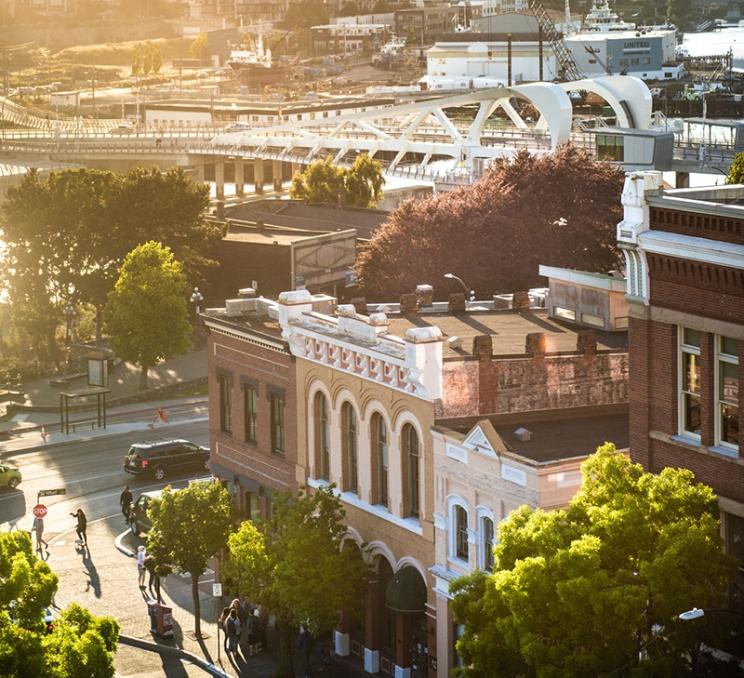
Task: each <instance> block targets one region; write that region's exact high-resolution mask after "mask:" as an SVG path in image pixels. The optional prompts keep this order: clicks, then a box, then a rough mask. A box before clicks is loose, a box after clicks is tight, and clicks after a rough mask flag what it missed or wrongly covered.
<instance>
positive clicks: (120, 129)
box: [111, 120, 134, 134]
mask: <svg viewBox="0 0 744 678" xmlns="http://www.w3.org/2000/svg"><path fill="white" fill-rule="evenodd" d="M132 132H134V123H132V122H129V121H126V120H123V121H122V122H120V123H119V124H118V125H117V126H116V127H112V128H111V134H131V133H132Z"/></svg>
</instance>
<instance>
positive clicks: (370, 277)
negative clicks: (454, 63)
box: [356, 145, 624, 300]
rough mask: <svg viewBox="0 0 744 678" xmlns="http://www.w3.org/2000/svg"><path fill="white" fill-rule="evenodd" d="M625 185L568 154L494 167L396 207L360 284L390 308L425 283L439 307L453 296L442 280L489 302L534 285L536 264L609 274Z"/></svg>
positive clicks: (522, 155) (370, 249)
mask: <svg viewBox="0 0 744 678" xmlns="http://www.w3.org/2000/svg"><path fill="white" fill-rule="evenodd" d="M623 178H624V175H623V172H622V170H620V169H618V168H616V167H613V166H611V165H609V164H608V163H597V162H594V161H593V160H592V158H591V156H590V155H589V154H588V153H587V152H585V151H583V150H580V149H577V148H575V147H573V146H570V145H566V146H562V147H561V148H559V149H558V150H557V151H555V152H554V153H552V154H550V155H545V156H540V157H537V156H532V155H530V154H529V153H528V152H527V151H521V152H519V153H518V154H517V155H516V156H515V157H514V159H513V160H509V159H501V160H497V161H496V162H494V164H493V166H492V167H491V169H489V170H488V172H487V173H486V175H485V176H484V177H483V178H482V179H481V180H480V181H478V182H477V183H475V184H473V185H472V186H468V187H467V188H462V189H459V190H456V191H453V192H451V193H441V194H439V195H436V196H434V197H431V198H427V199H423V200H415V201H413V200H409V201H407V202H405V203H403V204H402V205H401V206H400V207H398V208H397V209H396V210H395V211H394V212H393V213H392V214H391V215H390V217H389V219H388V220H387V221H386V222H385V223H384V224H383V225H382V226H381V227H380V228H379V229H378V230H377V231H376V232H375V234H374V236H373V237H372V239H371V241H370V242H369V243H368V244H367V246H366V247H365V248H364V250H363V251H362V252H361V254H360V256H359V258H358V260H357V267H356V268H357V274H358V276H359V279H360V284H361V285H362V287H363V288H364V290H365V293H366V294H367V296H368V297H370V298H373V299H379V300H390V299H395V298H397V297H398V296H399V295H400V294H403V293H405V292H410V291H411V290H413V289H414V288H415V286H416V285H417V284H419V283H430V284H432V285H434V286H435V293H436V294H437V295H438V296H439V297H440V298H442V297H446V294H448V293H449V292H452V291H459V290H458V289H456V288H455V287H452V286H451V281H445V280H444V279H443V276H444V274H445V273H450V272H451V273H454V274H456V275H461V276H462V277H463V278H466V279H467V283H468V285H469V286H470V287H472V288H473V289H475V290H477V291H478V292H480V293H481V294H490V293H501V292H510V291H518V290H524V289H527V288H529V287H530V286H532V285H535V284H537V283H538V282H539V281H540V278H539V276H538V267H539V265H540V264H548V265H551V266H564V267H568V268H578V269H584V270H590V271H609V270H611V269H613V268H614V267H615V266H616V265H617V264H618V261H619V259H618V251H617V250H616V248H615V228H616V224H617V222H618V221H620V219H621V218H622V209H621V205H620V194H621V192H622V186H623ZM536 196H539V199H536Z"/></svg>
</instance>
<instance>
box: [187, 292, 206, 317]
mask: <svg viewBox="0 0 744 678" xmlns="http://www.w3.org/2000/svg"><path fill="white" fill-rule="evenodd" d="M190 301H191V303H192V304H194V308H195V311H194V315H199V304H201V302H202V301H204V295H203V294H202V293H201V292H200V291H199V288H198V287H195V288H194V291H193V292H192V293H191V297H190Z"/></svg>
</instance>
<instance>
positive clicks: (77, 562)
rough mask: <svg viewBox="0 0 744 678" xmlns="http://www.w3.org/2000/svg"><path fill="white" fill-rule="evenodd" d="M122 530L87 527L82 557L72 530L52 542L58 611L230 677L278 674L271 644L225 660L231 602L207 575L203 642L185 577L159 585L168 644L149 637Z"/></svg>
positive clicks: (335, 673)
mask: <svg viewBox="0 0 744 678" xmlns="http://www.w3.org/2000/svg"><path fill="white" fill-rule="evenodd" d="M124 530H125V525H124V521H123V519H122V518H121V517H120V516H117V517H115V518H108V519H105V520H99V521H93V522H91V523H89V524H88V542H89V552H87V553H86V554H85V555H82V554H78V553H76V552H75V548H74V536H75V535H74V533H73V532H72V531H68V532H63V533H62V534H59V535H57V536H56V537H55V538H53V539H52V540H51V543H50V553H51V556H50V559H49V561H48V562H49V565H50V567H51V568H52V569H53V570H54V572H55V573H56V574H57V575H58V576H59V589H58V592H57V597H56V604H57V605H58V606H59V607H62V608H64V607H66V606H67V605H69V604H70V603H71V602H73V601H74V602H78V603H80V604H81V605H83V606H84V607H86V608H88V609H89V610H90V611H91V612H93V613H94V614H98V615H110V616H112V617H114V618H115V619H116V620H117V621H118V622H119V624H120V625H121V631H120V632H121V633H122V634H124V635H127V636H131V637H133V638H137V639H140V640H144V641H149V642H154V643H157V644H158V645H160V646H167V647H177V648H180V649H183V650H186V651H187V652H190V653H192V654H194V655H196V656H198V657H204V658H205V659H206V660H207V661H208V662H210V663H212V664H214V665H215V666H216V667H218V668H219V669H221V670H222V671H224V672H225V673H226V674H227V675H228V676H231V677H236V676H251V678H273V677H274V676H277V675H278V670H279V660H278V658H277V656H276V654H275V652H274V644H272V643H270V647H269V648H268V649H266V650H264V652H262V653H261V654H259V655H256V656H253V657H248V660H247V662H243V661H242V660H239V661H238V664H237V665H236V664H233V663H232V662H231V661H230V660H229V659H228V658H227V657H226V656H225V653H224V651H223V650H222V647H221V644H222V642H223V638H222V634H221V633H220V635H219V639H218V634H217V623H216V620H217V617H218V616H219V614H220V611H221V610H222V608H223V607H224V606H225V605H227V604H229V601H228V600H227V599H224V598H215V597H213V596H212V582H213V581H214V573H213V572H211V571H207V572H206V573H205V574H204V575H202V577H201V578H200V582H201V583H200V586H199V594H200V595H199V599H200V605H201V617H202V623H201V629H202V637H203V641H202V642H201V643H200V642H198V641H197V640H196V639H195V636H194V603H193V599H192V596H191V580H190V578H189V577H188V575H185V576H183V575H182V576H179V575H171V576H169V577H167V578H166V579H164V580H163V584H162V587H161V594H162V597H163V599H164V603H165V604H166V605H170V606H171V607H172V610H173V630H174V637H173V639H172V640H163V639H158V638H156V637H155V636H153V635H152V634H151V633H150V619H149V617H148V614H147V605H146V602H145V593H144V592H142V591H140V590H139V588H138V582H137V567H136V564H135V561H134V559H133V558H130V557H128V556H126V555H124V554H123V553H121V552H120V551H118V550H117V549H116V548H115V547H114V540H115V539H116V537H117V535H118V534H121V533H122V532H123V531H124ZM121 541H122V542H123V545H124V546H126V547H127V548H129V549H132V550H136V547H137V545H139V544H140V543H144V540H142V539H139V538H136V537H134V536H133V535H131V534H126V535H124V536H123V537H122V538H121ZM218 657H219V659H218ZM295 667H296V669H297V670H298V672H299V667H300V663H299V661H297V662H295ZM298 675H299V673H298ZM322 675H323V676H326V677H327V678H349V677H350V676H356V675H359V676H361V675H362V672H360V671H356V670H355V669H354V668H351V667H349V666H347V665H344V664H340V663H337V664H336V665H332V666H329V667H327V668H326V669H325V670H324V671H323V673H322Z"/></svg>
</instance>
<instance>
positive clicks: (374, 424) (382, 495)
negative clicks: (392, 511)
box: [370, 412, 390, 510]
mask: <svg viewBox="0 0 744 678" xmlns="http://www.w3.org/2000/svg"><path fill="white" fill-rule="evenodd" d="M370 432H371V437H372V440H371V443H372V444H371V449H372V455H373V461H374V481H375V486H374V489H375V492H374V496H373V498H372V500H373V503H374V504H375V505H376V506H383V507H385V508H386V509H388V510H389V508H390V443H389V441H388V425H387V422H386V421H385V417H383V416H382V414H381V413H380V412H373V413H372V417H371V418H370Z"/></svg>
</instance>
